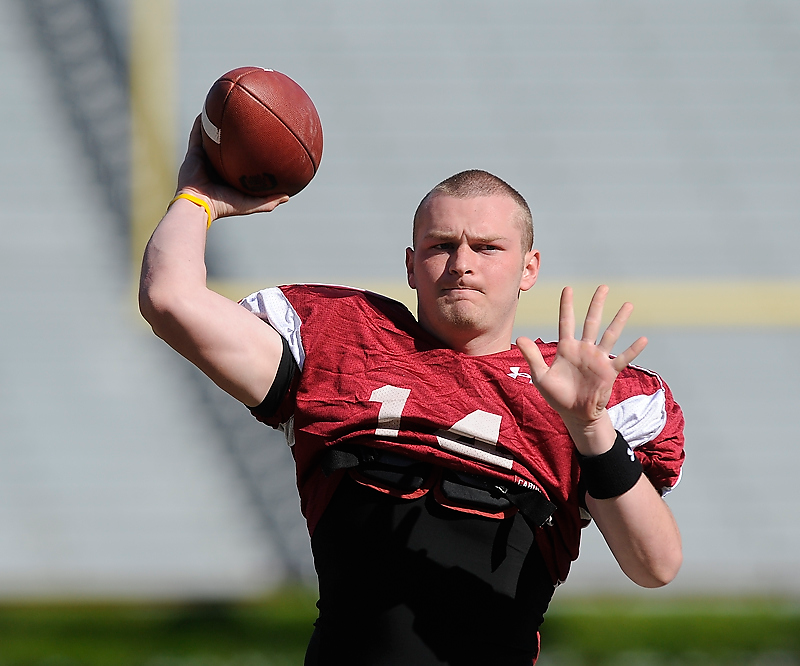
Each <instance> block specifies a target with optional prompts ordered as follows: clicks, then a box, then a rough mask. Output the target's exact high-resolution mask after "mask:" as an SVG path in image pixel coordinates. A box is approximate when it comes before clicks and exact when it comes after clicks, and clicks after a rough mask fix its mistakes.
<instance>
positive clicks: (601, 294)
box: [581, 284, 608, 344]
mask: <svg viewBox="0 0 800 666" xmlns="http://www.w3.org/2000/svg"><path fill="white" fill-rule="evenodd" d="M607 295H608V287H607V286H606V285H604V284H601V285H600V286H599V287H598V288H597V289H596V290H595V292H594V296H592V302H591V303H589V309H588V311H587V312H586V320H585V321H584V322H583V336H582V337H581V340H583V341H584V342H591V343H592V344H596V343H597V336H598V334H599V333H600V324H601V323H602V321H603V305H605V302H606V296H607Z"/></svg>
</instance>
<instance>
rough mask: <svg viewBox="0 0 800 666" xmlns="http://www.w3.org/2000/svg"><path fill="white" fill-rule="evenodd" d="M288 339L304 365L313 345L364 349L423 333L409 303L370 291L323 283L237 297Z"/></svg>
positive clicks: (295, 355) (263, 290) (416, 336)
mask: <svg viewBox="0 0 800 666" xmlns="http://www.w3.org/2000/svg"><path fill="white" fill-rule="evenodd" d="M240 303H241V305H242V306H243V307H245V308H247V309H248V310H250V311H251V312H253V313H254V314H255V315H257V316H258V317H260V318H261V319H263V320H264V321H266V322H268V323H269V324H270V325H271V326H272V327H273V328H275V329H276V330H277V331H278V333H280V334H281V335H282V336H283V337H284V338H285V339H286V340H287V341H288V342H289V346H290V348H291V350H292V353H293V355H294V357H295V359H296V361H297V363H298V365H299V366H300V368H301V369H302V368H303V367H304V364H305V357H306V353H307V352H308V351H310V350H311V348H315V349H318V350H321V349H323V348H326V349H332V348H338V347H342V348H366V347H368V346H369V345H374V344H376V343H379V342H380V341H381V340H385V341H388V340H390V339H398V338H420V337H423V336H424V335H426V334H425V333H424V331H423V330H422V328H421V327H420V326H419V324H418V323H417V321H416V319H415V318H414V316H413V315H412V314H411V312H409V310H408V308H406V306H405V305H403V304H402V303H400V302H399V301H395V300H393V299H391V298H387V297H386V296H382V295H380V294H376V293H374V292H370V291H366V290H363V289H358V288H355V287H345V286H339V285H327V284H292V285H283V286H279V287H271V288H268V289H262V290H260V291H257V292H255V293H253V294H251V295H250V296H247V297H246V298H244V299H242V300H241V301H240Z"/></svg>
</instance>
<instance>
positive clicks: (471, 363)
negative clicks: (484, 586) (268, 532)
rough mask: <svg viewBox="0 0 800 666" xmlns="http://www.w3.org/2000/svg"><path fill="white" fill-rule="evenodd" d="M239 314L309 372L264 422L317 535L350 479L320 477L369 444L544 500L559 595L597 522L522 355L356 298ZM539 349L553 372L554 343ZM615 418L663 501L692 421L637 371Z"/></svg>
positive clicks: (297, 299)
mask: <svg viewBox="0 0 800 666" xmlns="http://www.w3.org/2000/svg"><path fill="white" fill-rule="evenodd" d="M242 305H243V306H244V307H246V308H247V309H249V310H250V311H251V312H253V313H255V314H256V315H258V316H259V317H261V318H262V319H264V320H265V321H267V322H269V323H270V324H271V325H272V326H273V327H274V328H275V329H276V330H277V331H278V333H280V334H281V335H282V336H283V337H284V338H285V339H286V341H287V342H288V343H289V347H290V349H291V351H292V355H293V356H294V359H295V361H296V362H297V365H298V367H299V369H300V373H299V374H298V375H297V376H296V377H295V380H294V382H293V383H292V387H291V389H290V391H289V392H288V393H287V395H286V396H285V397H284V399H283V401H282V403H281V405H280V406H279V408H278V410H277V412H276V413H275V415H274V416H273V417H272V418H270V419H267V420H266V422H267V423H268V424H269V425H271V426H273V427H276V428H281V429H282V430H283V431H284V433H285V435H286V437H287V441H288V442H289V444H290V446H291V447H292V451H293V455H294V459H295V462H296V465H297V484H298V489H299V492H300V500H301V509H302V512H303V515H304V516H305V517H306V520H307V522H308V527H309V531H310V532H312V533H313V530H314V527H315V526H316V524H317V522H318V521H319V519H320V517H321V516H322V513H323V512H324V510H325V507H326V506H327V504H328V501H329V500H330V498H331V496H332V495H333V492H334V491H335V490H336V487H337V484H338V482H339V480H340V479H341V473H340V472H337V473H334V474H333V475H332V476H330V477H326V476H325V475H324V474H323V472H322V469H321V467H320V458H321V456H322V454H323V453H324V452H325V450H326V448H327V447H341V446H343V445H352V444H360V445H366V446H370V447H373V448H377V449H385V450H390V451H394V452H399V453H402V454H403V455H405V456H407V457H410V458H414V459H418V460H421V461H425V462H430V463H435V464H436V465H438V466H441V467H445V468H449V469H452V470H455V471H457V472H463V473H468V474H477V475H481V476H484V477H490V478H493V479H497V480H498V481H499V482H502V483H503V484H505V485H510V484H515V485H517V486H520V487H523V488H531V487H535V488H537V489H539V490H540V491H541V492H542V493H543V494H544V495H545V496H546V497H547V498H548V499H549V500H550V501H551V502H553V503H554V504H555V505H556V507H557V508H556V511H555V513H554V514H553V518H552V523H551V524H546V525H544V526H542V527H540V528H538V529H537V531H536V540H537V545H538V546H539V548H540V550H541V552H542V555H543V557H544V559H545V562H546V563H547V565H548V568H549V570H550V573H551V575H552V577H553V580H554V582H555V581H563V580H565V578H566V576H567V572H568V571H569V567H570V563H571V562H572V561H573V560H574V559H575V558H577V556H578V547H579V542H580V530H581V528H582V527H583V526H584V525H585V524H586V518H587V515H586V514H585V513H584V512H583V509H582V505H583V497H582V495H583V491H582V490H581V489H580V487H579V483H580V468H579V466H578V461H577V456H576V451H575V447H574V444H573V443H572V440H571V439H570V436H569V434H568V432H567V430H566V427H565V426H564V424H563V422H562V420H561V418H560V417H559V416H558V414H557V413H556V412H555V411H554V410H553V409H552V408H551V407H550V406H549V405H548V404H547V403H546V402H545V400H544V398H542V396H541V394H540V393H539V392H538V390H537V389H536V388H535V387H534V386H533V384H532V382H531V379H530V370H529V368H528V366H527V363H526V361H525V359H524V357H523V356H522V353H521V352H520V351H519V350H518V349H517V347H516V346H512V348H511V349H510V350H508V351H505V352H500V353H497V354H490V355H487V356H469V355H466V354H463V353H460V352H456V351H454V350H452V349H449V348H447V347H443V346H442V343H441V342H440V341H439V340H437V339H436V338H435V337H433V336H432V335H430V334H429V333H427V332H426V331H425V330H424V329H423V328H422V327H421V326H420V325H419V324H418V323H417V321H416V320H415V318H414V317H413V315H412V314H411V313H410V312H409V311H408V309H407V308H406V307H405V306H404V305H402V304H401V303H398V302H396V301H393V300H391V299H388V298H385V297H383V296H380V295H378V294H373V293H370V292H365V291H361V290H358V289H352V288H347V287H335V286H326V285H325V286H323V285H291V286H284V287H274V288H271V289H265V290H262V291H259V292H257V293H255V294H252V295H251V296H249V297H247V298H246V299H244V300H243V301H242ZM537 344H538V345H539V348H540V349H541V351H542V355H543V356H544V359H545V361H546V362H548V363H549V362H551V361H552V359H553V358H554V356H555V350H556V345H555V343H544V342H542V341H541V340H538V341H537ZM608 412H609V414H610V416H611V420H612V422H613V424H614V427H615V428H616V429H617V430H618V431H619V432H620V433H621V434H622V436H623V437H624V438H625V439H626V441H627V442H628V443H629V445H630V446H631V447H632V448H633V449H634V451H635V452H636V455H637V457H638V458H639V460H640V461H641V463H642V465H643V467H644V472H645V474H646V475H647V477H648V478H649V479H650V481H651V482H652V483H653V485H654V486H655V487H656V489H658V490H659V491H660V492H661V493H662V494H665V493H666V492H668V491H669V490H671V489H672V488H673V487H674V486H675V485H677V483H678V480H679V478H680V469H681V464H682V461H683V416H682V414H681V411H680V408H679V406H678V405H677V404H676V403H675V401H674V400H673V398H672V394H671V392H670V390H669V387H668V386H667V385H666V384H665V383H664V382H663V380H662V379H661V378H660V377H659V376H658V375H657V374H655V373H653V372H650V371H648V370H645V369H643V368H639V367H636V366H629V367H628V368H626V369H624V370H623V371H622V372H621V373H620V375H619V376H618V378H617V380H616V382H615V383H614V387H613V391H612V395H611V399H610V401H609V403H608ZM428 489H429V488H428V487H427V486H426V487H425V488H423V489H422V490H421V492H426V491H428ZM435 491H436V489H435V488H434V492H435ZM437 499H439V498H438V496H437ZM452 508H458V507H452ZM466 510H469V509H466Z"/></svg>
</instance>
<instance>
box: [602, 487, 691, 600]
mask: <svg viewBox="0 0 800 666" xmlns="http://www.w3.org/2000/svg"><path fill="white" fill-rule="evenodd" d="M586 505H587V508H588V509H589V513H591V515H592V518H593V519H594V521H595V522H596V523H597V526H598V528H599V529H600V531H601V532H602V534H603V537H604V538H605V540H606V543H608V546H609V548H610V549H611V552H612V553H613V554H614V557H615V558H616V560H617V562H618V563H619V566H620V568H621V569H622V570H623V571H624V572H625V574H626V575H627V576H628V577H629V578H630V579H631V580H632V581H634V582H635V583H637V584H638V585H641V586H642V587H661V586H662V585H666V584H667V583H669V582H670V581H671V580H672V579H673V578H675V576H676V575H677V573H678V570H679V569H680V566H681V562H682V561H683V555H682V548H681V536H680V532H679V530H678V525H677V523H676V522H675V519H674V517H673V515H672V512H671V511H670V509H669V507H668V506H667V504H666V502H664V500H663V499H662V498H661V497H660V495H659V494H658V492H657V491H656V489H655V488H654V487H653V485H652V484H651V483H650V481H649V480H648V479H647V477H646V476H645V475H644V474H642V476H641V477H640V478H639V481H638V482H637V483H636V485H635V486H633V488H631V489H630V490H629V491H627V492H626V493H623V494H622V495H619V496H618V497H612V498H611V499H604V500H598V499H595V498H593V497H591V496H590V495H588V494H587V495H586Z"/></svg>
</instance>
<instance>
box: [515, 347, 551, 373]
mask: <svg viewBox="0 0 800 666" xmlns="http://www.w3.org/2000/svg"><path fill="white" fill-rule="evenodd" d="M517 347H519V350H520V351H521V352H522V355H523V356H524V357H525V360H526V361H527V362H528V367H530V369H531V376H532V378H533V379H534V380H538V379H539V377H541V376H542V375H543V374H545V373H546V372H547V371H548V370H549V369H550V368H549V366H548V365H547V363H545V361H544V358H543V357H542V352H541V351H540V350H539V345H537V344H536V343H535V342H534V341H533V340H531V339H530V338H525V337H520V338H517Z"/></svg>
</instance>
